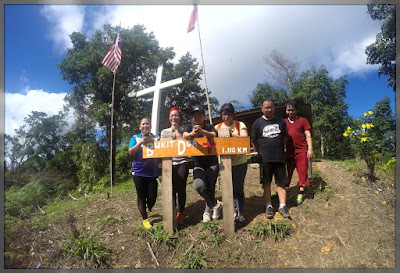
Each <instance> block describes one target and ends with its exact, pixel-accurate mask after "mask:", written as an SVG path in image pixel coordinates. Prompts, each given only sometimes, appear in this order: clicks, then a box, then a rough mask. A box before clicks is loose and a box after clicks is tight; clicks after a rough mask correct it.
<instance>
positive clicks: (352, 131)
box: [343, 111, 383, 180]
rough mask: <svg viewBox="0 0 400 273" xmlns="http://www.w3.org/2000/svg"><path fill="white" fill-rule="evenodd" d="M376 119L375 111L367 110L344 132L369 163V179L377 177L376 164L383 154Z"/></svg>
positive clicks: (357, 151) (355, 150)
mask: <svg viewBox="0 0 400 273" xmlns="http://www.w3.org/2000/svg"><path fill="white" fill-rule="evenodd" d="M374 121H375V116H374V112H372V111H368V112H365V113H364V115H363V116H361V117H358V118H356V119H355V120H354V121H353V124H352V125H351V126H348V127H347V129H346V131H345V132H344V133H343V136H344V137H346V138H349V139H350V142H351V145H352V148H353V150H354V152H355V153H356V154H357V155H358V156H360V158H361V159H362V160H364V161H365V163H366V164H367V168H368V179H369V180H374V179H375V166H376V164H377V163H378V161H379V158H380V156H381V154H380V152H379V151H381V146H382V145H383V142H382V140H380V139H379V138H378V137H377V135H376V134H375V132H374V129H373V128H374V127H375V125H374ZM377 126H378V125H377Z"/></svg>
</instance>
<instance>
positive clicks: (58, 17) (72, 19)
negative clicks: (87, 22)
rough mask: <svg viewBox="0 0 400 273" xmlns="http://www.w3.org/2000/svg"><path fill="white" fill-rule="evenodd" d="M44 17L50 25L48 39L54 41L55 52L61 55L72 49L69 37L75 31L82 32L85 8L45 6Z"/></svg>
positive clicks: (79, 6)
mask: <svg viewBox="0 0 400 273" xmlns="http://www.w3.org/2000/svg"><path fill="white" fill-rule="evenodd" d="M41 12H42V15H43V16H45V17H46V19H47V21H48V22H49V23H50V26H51V30H50V32H49V33H48V37H49V38H50V39H51V40H53V42H54V46H55V50H56V51H57V52H59V53H62V52H64V51H65V50H66V49H67V48H71V47H72V43H71V40H70V38H69V35H70V34H71V33H72V32H73V31H82V29H83V23H84V16H85V7H84V6H81V5H78V6H73V5H44V6H43V9H42V10H41Z"/></svg>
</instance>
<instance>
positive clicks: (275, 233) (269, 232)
mask: <svg viewBox="0 0 400 273" xmlns="http://www.w3.org/2000/svg"><path fill="white" fill-rule="evenodd" d="M292 230H293V228H292V226H291V224H290V222H288V221H286V220H279V221H260V222H258V223H257V224H256V225H254V226H252V227H250V228H248V231H249V232H250V233H251V234H252V235H253V236H256V237H259V238H262V239H266V238H269V237H273V238H274V239H275V241H283V240H284V239H285V237H286V236H288V235H289V234H290V232H291V231H292Z"/></svg>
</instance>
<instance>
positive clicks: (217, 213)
mask: <svg viewBox="0 0 400 273" xmlns="http://www.w3.org/2000/svg"><path fill="white" fill-rule="evenodd" d="M221 210H222V202H221V201H217V205H216V206H215V207H214V208H213V214H212V218H213V220H217V219H218V218H219V216H220V215H221Z"/></svg>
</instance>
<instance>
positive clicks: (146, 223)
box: [143, 219, 152, 229]
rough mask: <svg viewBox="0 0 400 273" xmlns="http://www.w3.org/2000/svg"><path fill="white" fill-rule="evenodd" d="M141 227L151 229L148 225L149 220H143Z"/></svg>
mask: <svg viewBox="0 0 400 273" xmlns="http://www.w3.org/2000/svg"><path fill="white" fill-rule="evenodd" d="M143 226H144V228H145V229H151V228H152V225H151V224H150V221H149V219H144V220H143Z"/></svg>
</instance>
